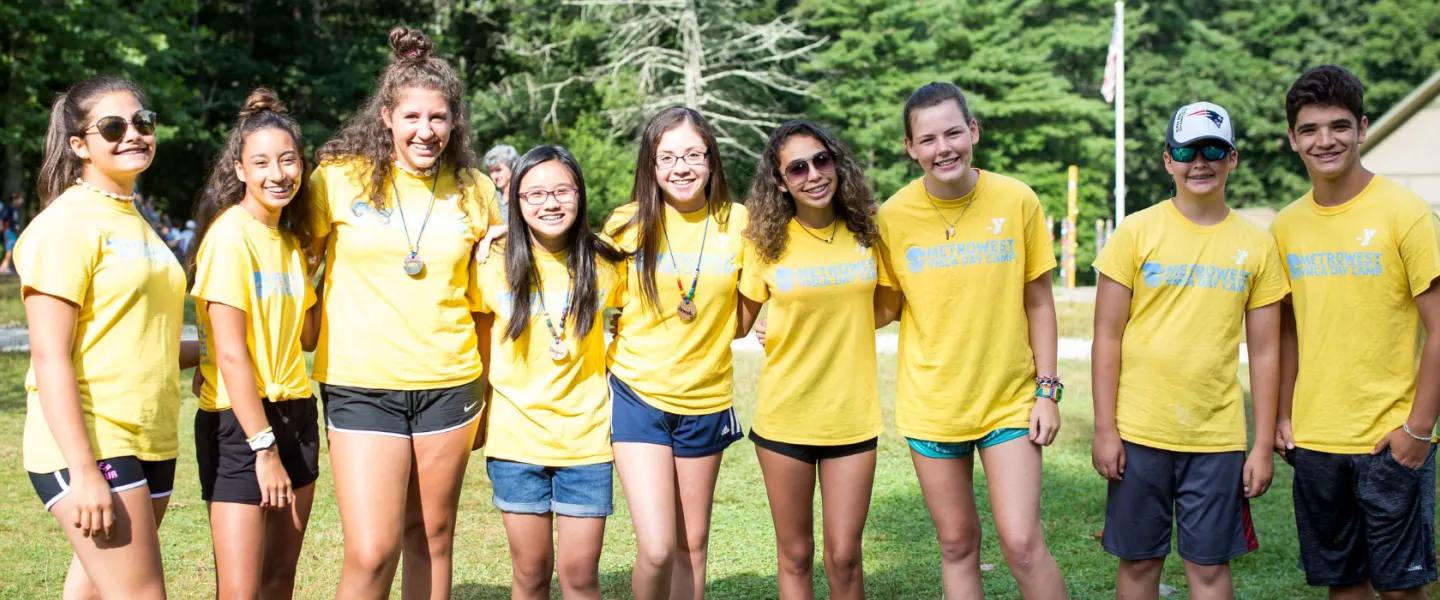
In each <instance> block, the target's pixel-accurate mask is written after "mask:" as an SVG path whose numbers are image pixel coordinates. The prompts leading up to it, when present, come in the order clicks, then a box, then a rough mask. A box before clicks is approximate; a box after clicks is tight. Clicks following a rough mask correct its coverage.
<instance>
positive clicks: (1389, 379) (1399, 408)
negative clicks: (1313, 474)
mask: <svg viewBox="0 0 1440 600" xmlns="http://www.w3.org/2000/svg"><path fill="white" fill-rule="evenodd" d="M1270 230H1271V232H1272V233H1274V234H1275V241H1276V243H1277V244H1278V245H1279V246H1280V254H1281V255H1282V256H1284V257H1285V264H1286V266H1287V267H1289V269H1288V271H1287V273H1286V274H1287V275H1288V276H1289V278H1290V287H1291V288H1293V292H1292V294H1293V295H1292V299H1293V301H1294V304H1295V326H1296V329H1297V332H1298V333H1299V338H1300V373H1299V377H1298V379H1297V380H1296V382H1295V403H1294V406H1293V407H1292V416H1291V422H1292V426H1293V430H1294V433H1295V445H1296V446H1299V447H1301V448H1305V449H1308V450H1315V451H1319V452H1331V453H1335V454H1367V453H1369V452H1370V451H1371V450H1372V449H1374V447H1375V444H1376V443H1378V442H1379V441H1380V438H1382V437H1384V436H1385V435H1386V434H1388V433H1390V432H1391V431H1393V430H1395V429H1396V428H1397V427H1400V424H1401V423H1403V422H1404V421H1405V419H1406V418H1407V417H1408V416H1409V415H1410V404H1411V403H1412V402H1413V401H1414V399H1415V376H1416V372H1417V360H1418V354H1419V353H1418V352H1417V351H1416V346H1417V336H1418V335H1419V331H1420V325H1419V324H1420V318H1419V313H1418V312H1417V311H1416V308H1415V296H1417V295H1419V294H1420V293H1422V292H1424V291H1425V290H1427V289H1430V285H1431V283H1432V282H1434V280H1435V278H1436V277H1440V221H1437V219H1436V217H1435V213H1434V212H1432V211H1431V209H1430V207H1429V206H1426V204H1425V201H1424V200H1422V199H1420V197H1419V196H1416V195H1415V194H1414V193H1413V192H1410V191H1409V190H1406V189H1405V188H1403V187H1400V186H1399V185H1398V184H1396V183H1395V182H1393V181H1391V180H1389V179H1386V178H1385V177H1382V176H1379V175H1376V176H1375V179H1374V180H1372V181H1371V182H1370V185H1368V186H1366V187H1365V190H1364V191H1362V192H1360V194H1359V195H1358V196H1356V197H1354V198H1352V199H1351V200H1350V201H1349V202H1346V203H1345V204H1342V205H1340V206H1336V207H1324V206H1320V205H1318V204H1316V203H1315V201H1314V199H1313V198H1312V196H1311V195H1310V194H1306V195H1305V196H1304V197H1302V198H1300V199H1299V200H1297V201H1295V202H1293V203H1291V204H1290V206H1287V207H1285V209H1284V210H1282V211H1280V214H1279V215H1278V216H1276V217H1275V222H1274V223H1273V224H1272V225H1271V227H1270ZM1431 335H1436V333H1435V332H1431Z"/></svg>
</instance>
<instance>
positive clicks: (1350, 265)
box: [1285, 240, 1385, 280]
mask: <svg viewBox="0 0 1440 600" xmlns="http://www.w3.org/2000/svg"><path fill="white" fill-rule="evenodd" d="M1367 243H1368V240H1367ZM1380 259H1381V253H1379V252H1312V253H1310V254H1287V255H1285V264H1286V265H1287V266H1289V267H1290V279H1292V280H1293V279H1304V278H1306V277H1344V276H1353V277H1379V276H1380V275H1381V274H1382V273H1384V272H1385V267H1384V265H1383V264H1381V261H1380Z"/></svg>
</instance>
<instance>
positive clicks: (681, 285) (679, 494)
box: [605, 106, 747, 600]
mask: <svg viewBox="0 0 1440 600" xmlns="http://www.w3.org/2000/svg"><path fill="white" fill-rule="evenodd" d="M630 199H631V201H630V203H629V204H626V205H624V206H621V207H619V208H617V209H615V212H614V214H612V215H611V216H610V219H609V220H608V221H607V222H606V224H605V231H606V232H608V233H609V234H610V237H611V239H614V240H615V241H616V243H618V244H619V245H620V247H621V249H622V250H624V251H625V252H627V253H629V254H630V255H631V260H630V261H628V262H629V271H630V272H629V276H628V279H629V287H628V290H627V293H626V296H625V300H626V301H625V306H624V307H623V308H622V309H621V313H620V316H619V320H618V326H617V328H616V332H615V340H614V342H613V343H612V345H611V346H610V353H609V366H610V373H611V377H610V387H611V391H612V393H613V394H614V406H615V411H614V421H615V422H614V426H613V431H612V435H611V440H612V442H614V446H615V465H616V470H617V471H618V472H619V474H620V484H621V486H622V487H623V488H624V489H625V499H626V501H627V503H628V505H629V507H630V516H631V520H632V521H633V522H634V525H635V543H636V551H637V556H636V557H635V570H634V572H633V574H632V575H631V578H630V582H631V586H632V591H633V593H634V595H635V597H636V598H638V599H640V600H652V599H660V598H670V599H672V600H682V599H684V600H688V599H691V598H694V599H697V600H698V599H700V598H704V596H705V560H706V551H707V547H708V545H709V540H710V509H711V504H712V503H713V501H714V498H715V481H716V478H717V477H718V475H719V473H720V458H721V452H723V451H724V450H725V448H726V447H727V446H729V445H730V444H732V443H734V442H735V441H736V440H739V439H740V438H741V437H742V436H743V435H744V434H743V433H742V432H741V431H740V423H739V421H738V420H737V419H736V418H735V409H734V407H733V406H732V404H733V399H732V389H731V366H730V359H731V353H730V342H731V341H732V340H733V339H734V338H735V336H736V332H737V329H738V325H739V315H738V312H737V301H738V296H737V294H736V292H735V285H736V282H737V281H738V280H739V277H740V267H741V265H742V263H743V261H744V258H745V256H744V250H743V243H742V241H741V237H740V232H741V231H742V230H744V228H745V224H746V222H747V219H746V213H745V207H744V205H740V204H732V203H731V201H730V188H729V187H728V186H727V185H726V183H725V172H724V170H723V169H722V168H721V165H720V152H719V146H718V144H717V143H716V141H715V134H714V132H713V131H712V130H711V129H710V125H709V123H707V122H706V121H705V117H703V116H701V115H700V113H698V112H696V111H694V110H692V109H689V108H684V107H678V106H677V107H674V108H669V109H666V110H664V111H661V112H660V114H658V115H655V117H654V118H652V119H650V123H649V124H648V125H646V126H645V132H644V134H642V135H641V137H640V156H639V159H638V161H637V162H636V166H635V186H634V189H633V190H632V191H631V194H630ZM672 283H673V287H672Z"/></svg>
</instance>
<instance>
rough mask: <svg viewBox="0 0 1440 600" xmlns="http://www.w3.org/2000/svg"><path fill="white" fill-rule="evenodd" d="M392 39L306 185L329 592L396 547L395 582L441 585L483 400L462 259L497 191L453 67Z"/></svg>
mask: <svg viewBox="0 0 1440 600" xmlns="http://www.w3.org/2000/svg"><path fill="white" fill-rule="evenodd" d="M390 47H391V50H392V52H393V53H394V54H393V57H392V58H391V61H390V64H389V65H388V66H387V67H385V70H384V71H382V72H381V74H380V79H379V84H378V87H377V88H376V90H375V94H374V95H373V96H371V97H370V98H369V100H367V101H366V103H365V105H364V106H363V107H361V108H360V109H359V110H357V111H356V116H355V117H354V118H353V119H351V120H350V121H349V122H348V123H346V124H345V126H344V127H342V128H341V130H340V131H339V132H338V133H336V135H335V137H334V138H333V139H331V140H330V141H329V142H326V144H325V145H324V146H322V147H321V148H320V150H319V151H318V152H317V162H318V163H319V166H317V167H316V169H315V172H314V173H313V174H312V175H311V177H310V180H309V181H308V182H307V183H306V189H307V196H308V197H309V199H310V202H311V203H312V206H311V207H312V208H313V209H314V215H313V217H312V218H311V229H310V233H311V234H313V235H314V236H315V237H316V244H314V245H313V247H314V250H315V251H314V252H313V254H323V256H324V260H325V276H324V281H323V284H322V292H321V293H320V294H319V295H320V311H321V324H320V337H319V340H318V341H317V344H316V348H315V371H314V374H313V376H314V378H315V379H316V380H319V381H320V382H321V386H320V393H321V397H322V399H323V400H324V410H325V423H326V430H327V436H328V440H329V447H330V464H331V468H332V469H333V471H334V477H335V496H336V502H337V503H338V504H339V507H340V522H341V525H342V526H343V527H344V529H345V563H344V567H343V568H342V569H341V572H340V585H339V588H340V589H339V591H338V592H337V594H336V596H337V597H340V598H352V597H379V596H383V595H385V594H386V593H387V590H389V589H390V584H391V583H392V581H393V580H394V576H395V569H396V568H397V566H398V565H399V561H400V555H401V553H402V550H403V553H404V555H405V556H406V557H408V558H407V559H406V564H407V565H408V567H407V568H406V569H405V575H404V577H405V579H407V580H410V579H414V578H419V579H421V580H428V581H429V583H428V585H429V589H430V590H431V593H432V595H434V596H436V597H443V596H445V595H447V594H448V593H449V590H450V573H451V566H450V565H451V546H452V540H453V537H454V531H455V530H454V525H455V512H456V507H457V505H458V503H459V500H460V486H461V483H462V481H463V479H464V475H465V466H466V465H467V464H468V462H469V458H470V449H471V445H472V444H473V441H474V438H475V431H476V424H477V422H478V420H479V418H480V415H481V411H482V409H483V405H484V399H483V398H482V395H481V387H482V385H483V382H482V381H481V373H482V371H483V366H482V363H481V359H480V353H479V351H478V347H479V336H478V335H477V334H476V331H475V318H474V316H473V314H472V313H475V312H478V311H479V293H478V290H477V288H476V282H475V264H474V262H473V261H472V260H471V258H470V257H471V255H472V253H473V252H474V251H475V247H476V244H477V243H488V242H489V239H488V237H487V234H488V231H489V226H490V225H492V224H499V222H500V219H499V214H498V213H496V212H494V211H495V210H496V207H495V205H496V202H495V186H494V185H493V184H491V183H490V180H489V178H487V177H485V176H484V175H483V174H481V173H480V171H479V170H478V169H476V168H475V164H474V163H475V153H474V152H473V151H472V150H471V148H470V131H469V127H468V118H467V116H466V110H465V106H466V99H465V98H466V97H465V94H464V90H463V89H462V87H461V84H460V79H459V78H458V77H457V76H456V75H455V72H454V71H453V70H451V68H450V65H449V64H448V63H446V62H445V61H444V60H442V59H440V58H438V57H436V56H434V52H435V48H434V45H433V44H432V43H431V41H430V39H429V38H428V37H426V36H425V34H424V33H421V32H420V31H418V30H413V29H405V28H402V27H397V28H395V29H393V30H391V32H390ZM417 585H418V586H420V587H424V586H426V585H427V584H424V583H421V584H416V583H413V582H412V583H408V584H407V583H404V582H402V586H404V587H406V588H413V587H415V586H417Z"/></svg>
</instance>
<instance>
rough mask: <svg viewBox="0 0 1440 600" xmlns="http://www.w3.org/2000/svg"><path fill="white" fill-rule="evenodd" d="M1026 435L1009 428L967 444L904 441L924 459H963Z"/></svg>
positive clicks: (1026, 431) (1014, 428)
mask: <svg viewBox="0 0 1440 600" xmlns="http://www.w3.org/2000/svg"><path fill="white" fill-rule="evenodd" d="M1028 435H1030V430H1029V429H1020V428H1017V427H1009V428H1004V429H996V430H995V431H992V432H990V433H987V434H985V437H982V438H980V439H978V440H970V441H968V442H931V441H928V440H917V439H915V438H905V441H907V442H909V443H910V449H911V450H914V451H915V452H916V453H917V454H919V455H920V456H923V457H925V458H965V457H967V456H970V454H971V453H973V452H975V449H976V448H989V447H991V446H994V445H997V444H1003V443H1005V442H1008V441H1010V440H1013V439H1016V438H1022V437H1025V436H1028Z"/></svg>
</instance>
